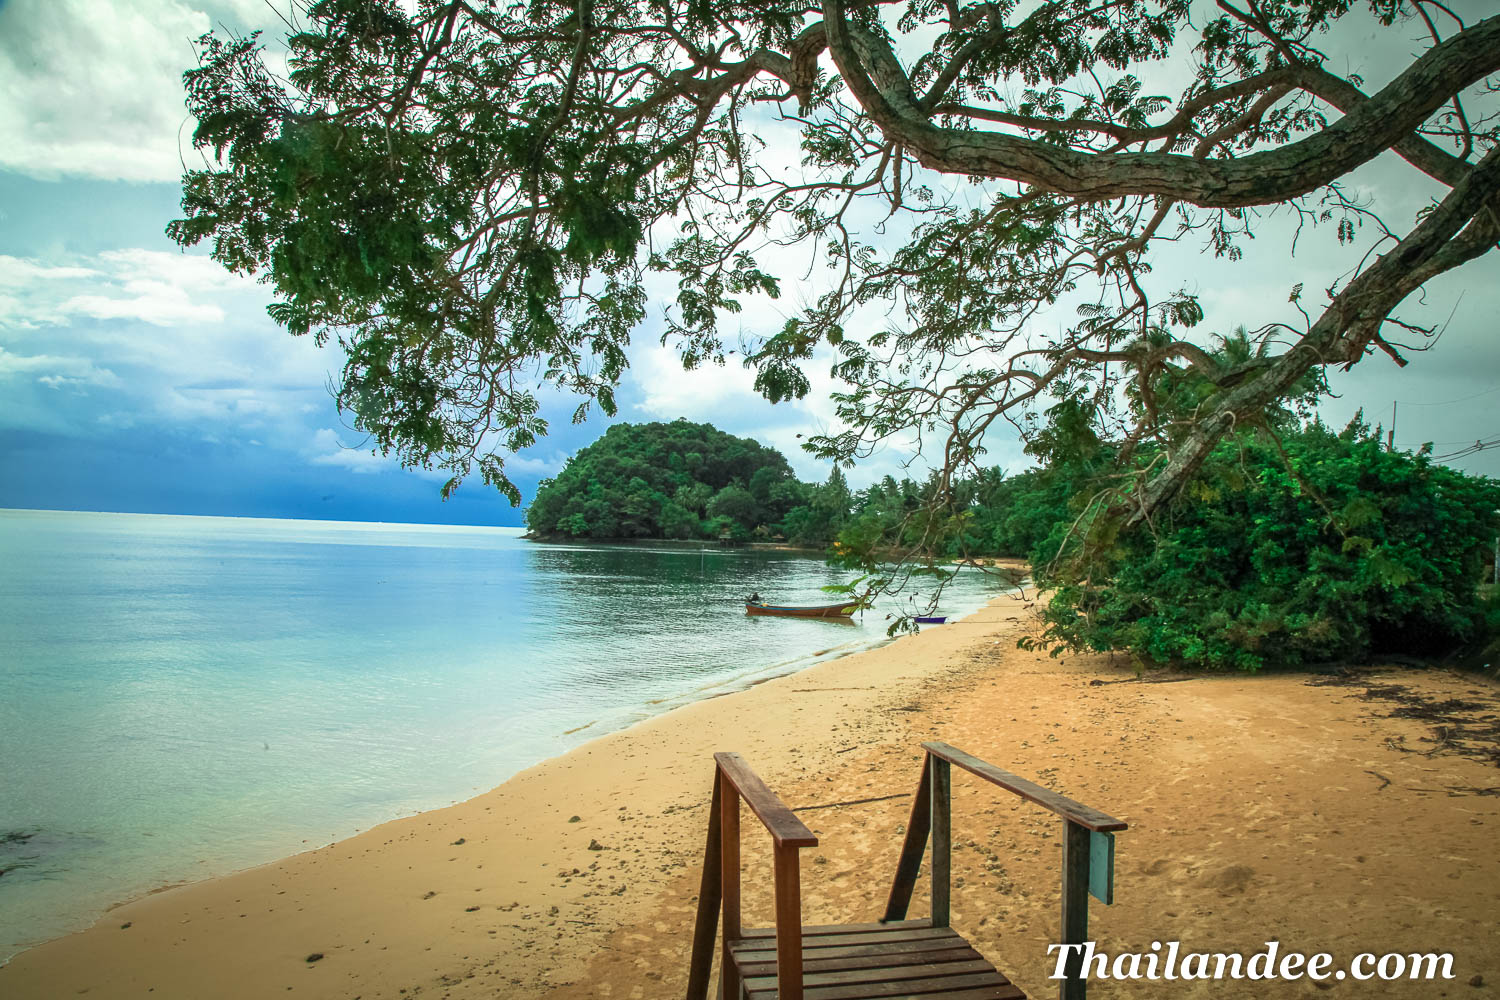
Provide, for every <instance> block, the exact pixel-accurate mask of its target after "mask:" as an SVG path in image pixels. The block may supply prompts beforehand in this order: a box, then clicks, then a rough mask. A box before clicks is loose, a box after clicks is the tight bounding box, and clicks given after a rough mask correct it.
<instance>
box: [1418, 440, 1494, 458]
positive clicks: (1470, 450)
mask: <svg viewBox="0 0 1500 1000" xmlns="http://www.w3.org/2000/svg"><path fill="white" fill-rule="evenodd" d="M1497 444H1500V437H1493V438H1490V439H1489V440H1488V441H1475V442H1474V443H1473V444H1471V445H1469V447H1467V448H1462V449H1460V450H1458V451H1455V452H1451V453H1450V454H1447V455H1434V456H1432V458H1433V461H1435V462H1445V461H1447V460H1448V459H1451V458H1464V457H1465V456H1467V455H1476V454H1478V453H1479V452H1481V451H1484V450H1485V449H1486V448H1493V447H1495V445H1497Z"/></svg>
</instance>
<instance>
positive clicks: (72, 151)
mask: <svg viewBox="0 0 1500 1000" xmlns="http://www.w3.org/2000/svg"><path fill="white" fill-rule="evenodd" d="M226 22H227V23H228V24H230V25H231V26H234V27H236V28H239V29H243V28H253V27H263V26H270V25H275V26H276V27H283V26H282V25H281V24H280V22H279V21H277V20H276V19H275V15H274V14H273V13H272V10H271V8H270V7H268V6H267V5H266V4H264V3H259V2H255V0H204V2H197V3H192V2H183V0H131V2H129V3H101V2H99V0H10V2H8V3H5V4H0V92H3V93H4V94H5V95H6V99H5V100H4V101H3V102H0V135H3V136H5V137H6V138H5V142H4V144H3V145H0V166H3V167H5V168H8V169H10V170H14V171H17V172H20V173H24V174H28V175H31V176H33V177H40V178H45V179H52V178H57V177H65V176H73V177H80V176H81V177H96V178H102V179H106V180H126V181H174V180H176V179H177V178H178V177H179V176H181V174H182V163H183V152H182V151H181V150H180V149H179V142H180V143H181V145H182V147H184V148H186V147H188V137H189V136H190V134H191V132H192V128H193V126H192V122H191V121H190V120H189V119H188V116H187V110H186V108H185V107H184V103H183V88H182V73H183V71H184V70H186V69H188V68H189V67H191V66H192V65H194V63H195V56H194V53H193V48H192V44H191V42H192V40H193V39H194V38H197V37H198V36H199V35H201V34H203V33H204V32H206V31H208V30H209V28H210V27H215V26H217V25H219V24H222V23H226ZM283 33H284V28H283ZM268 34H269V32H268ZM188 155H189V156H194V154H192V153H191V150H190V149H189V150H188ZM188 162H189V163H193V162H195V158H194V159H189V160H188Z"/></svg>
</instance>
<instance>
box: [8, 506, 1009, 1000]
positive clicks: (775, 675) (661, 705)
mask: <svg viewBox="0 0 1500 1000" xmlns="http://www.w3.org/2000/svg"><path fill="white" fill-rule="evenodd" d="M65 513H66V512H65ZM331 523H337V522H331ZM1002 596H1006V595H1002ZM996 599H998V598H994V599H991V601H987V602H986V603H985V604H981V605H980V606H979V607H978V608H976V609H973V610H971V611H969V612H967V613H966V614H965V615H963V617H962V618H960V619H956V620H955V621H954V622H950V623H949V624H950V625H951V624H956V623H957V621H962V620H964V619H968V618H972V617H974V616H976V615H979V614H981V613H982V612H983V611H984V610H985V608H986V606H987V605H988V604H989V603H992V602H993V600H996ZM866 638H867V641H850V640H848V639H847V638H846V637H844V636H842V635H833V636H830V643H831V644H830V645H827V646H824V647H823V648H820V649H817V650H814V651H811V652H808V653H806V654H804V655H801V656H797V657H794V658H792V659H789V660H782V661H778V662H774V663H769V664H765V665H762V666H759V667H755V668H752V669H749V670H744V671H741V672H739V673H736V674H734V675H731V676H727V677H724V678H721V679H718V680H716V681H713V682H711V683H707V684H703V685H700V686H698V687H695V688H692V689H690V690H686V691H682V692H678V693H676V694H672V695H668V696H665V697H661V698H656V699H652V700H650V701H647V702H642V703H639V704H634V705H631V706H623V707H621V708H620V709H619V710H618V711H616V712H614V713H612V714H615V715H616V716H619V717H623V718H625V719H630V716H635V718H633V719H630V721H627V722H626V723H625V725H624V726H623V727H621V728H617V729H609V730H606V731H603V732H599V733H597V734H594V735H591V736H589V737H587V738H586V739H585V740H584V742H582V743H580V744H578V745H577V746H575V747H572V748H570V749H568V750H564V751H563V752H561V753H559V754H555V755H553V756H550V757H547V758H544V759H542V760H540V761H536V762H534V763H532V764H530V765H528V766H526V767H523V768H520V769H519V770H517V771H515V772H514V773H512V774H511V775H510V776H509V777H507V778H505V779H503V780H502V781H501V782H500V783H499V784H498V785H496V786H493V787H491V788H489V789H487V790H482V791H476V792H474V793H471V794H470V795H469V797H468V798H465V799H456V800H449V801H448V802H446V803H441V804H433V805H430V806H427V807H425V808H419V809H412V810H402V811H401V812H399V813H397V814H396V815H393V816H391V817H390V818H388V819H384V820H380V821H377V822H374V823H371V824H369V825H368V826H363V827H352V826H351V827H350V829H349V832H348V833H347V834H346V835H344V836H341V837H339V838H337V839H335V840H332V841H327V842H323V843H320V844H318V845H317V846H309V847H305V848H303V849H301V850H297V851H294V852H292V853H289V854H285V855H278V856H276V857H273V858H269V859H267V860H265V861H255V862H253V863H250V864H247V865H245V866H243V867H236V868H231V869H228V870H225V871H221V872H219V873H216V874H212V875H208V876H203V877H192V876H188V877H184V878H181V879H177V880H169V881H166V882H163V883H159V884H154V885H151V886H149V887H146V888H142V889H140V890H139V891H138V892H136V893H134V894H131V895H128V896H125V897H123V898H119V899H116V900H113V901H111V902H109V903H107V904H105V905H104V906H103V907H102V909H100V910H97V911H95V912H96V913H97V916H96V917H95V918H94V919H93V920H92V921H91V922H89V923H86V924H82V925H80V926H78V927H77V928H76V929H73V930H70V931H67V932H65V933H63V934H61V935H59V936H57V937H53V938H48V939H46V940H43V941H40V942H38V943H36V944H33V945H29V946H27V947H26V948H25V949H23V950H22V951H20V952H17V953H15V954H14V955H11V956H10V957H8V958H7V959H5V960H4V961H0V983H3V976H4V972H5V970H6V969H7V968H9V967H10V966H12V965H13V964H14V963H15V962H16V961H17V960H19V959H22V958H23V957H24V956H27V955H30V954H31V953H33V952H35V951H36V950H38V949H41V948H46V947H48V946H51V945H55V944H57V943H58V942H63V941H68V940H70V939H73V938H76V937H78V936H80V935H85V934H89V933H91V932H94V931H96V930H98V929H99V928H101V927H104V926H106V925H108V924H110V922H111V920H112V919H113V918H114V916H115V915H116V914H117V913H118V912H119V911H121V910H127V909H129V908H131V907H133V906H136V905H137V904H142V903H145V902H148V901H150V900H152V899H153V898H155V897H158V896H161V895H163V894H167V893H174V892H179V891H183V890H191V889H194V888H196V887H202V886H208V885H213V884H215V883H217V882H220V881H223V880H226V879H234V878H237V877H240V876H243V875H246V874H248V873H253V872H257V871H262V870H264V869H267V868H270V867H273V866H277V865H281V864H283V863H285V862H289V861H292V860H294V859H298V858H304V857H307V856H309V855H313V854H317V853H318V852H320V851H328V850H332V849H335V848H337V847H339V846H340V845H341V844H345V843H347V842H349V841H351V840H354V839H357V838H360V837H362V836H365V835H368V834H370V833H371V832H373V831H378V830H380V829H382V828H384V827H386V826H389V825H391V824H396V823H402V822H408V821H414V820H419V819H420V818H421V817H423V816H428V815H431V814H434V813H439V812H442V811H444V810H447V809H452V808H455V807H459V806H463V805H466V804H469V803H473V802H475V801H476V800H478V799H480V798H483V797H485V796H487V795H494V794H495V793H497V792H499V791H500V790H501V789H503V788H504V787H505V786H506V785H507V784H509V783H510V782H512V781H515V780H517V779H518V778H520V777H522V776H523V775H526V774H527V773H528V772H531V771H533V770H535V769H537V768H543V767H546V766H548V765H550V764H553V763H556V762H561V761H563V760H564V759H566V758H568V757H570V756H571V755H573V754H576V753H579V752H591V751H590V747H591V746H592V745H593V744H595V743H600V742H603V741H608V740H609V739H611V738H612V737H616V736H620V735H622V734H628V733H631V732H632V731H633V730H636V729H638V728H640V727H643V726H649V725H651V724H652V723H653V722H656V721H658V720H662V719H664V718H668V717H670V716H673V715H674V714H675V713H678V712H680V711H682V710H684V709H689V708H692V707H693V706H696V705H701V704H707V703H710V702H716V701H721V700H723V699H726V698H731V697H733V696H736V695H741V694H744V693H747V692H751V691H754V690H755V689H757V688H760V687H762V686H764V685H766V684H768V683H771V682H774V681H777V680H783V679H786V678H790V677H795V676H798V675H802V674H805V673H807V672H808V671H811V670H815V669H818V668H819V667H823V666H827V665H830V664H834V663H837V662H839V661H842V660H845V659H847V658H850V657H858V656H862V655H865V654H868V653H870V652H872V651H876V650H880V649H882V648H884V647H886V646H888V645H890V644H891V643H893V642H897V641H899V640H900V639H902V638H910V637H909V636H897V637H890V636H886V635H885V634H884V633H883V631H881V630H879V629H878V628H877V629H875V630H872V633H871V634H870V635H869V636H868V637H866ZM834 640H837V641H834ZM844 647H850V648H844ZM606 717H607V715H606V716H601V717H599V718H595V719H592V720H590V721H588V722H586V723H584V724H582V725H580V726H577V727H575V728H573V729H571V730H567V731H565V732H564V734H563V735H573V734H577V733H583V732H587V731H588V730H589V729H592V728H594V727H595V726H597V725H599V723H600V722H601V721H604V719H605V718H606ZM303 843H306V841H305V840H304V841H303Z"/></svg>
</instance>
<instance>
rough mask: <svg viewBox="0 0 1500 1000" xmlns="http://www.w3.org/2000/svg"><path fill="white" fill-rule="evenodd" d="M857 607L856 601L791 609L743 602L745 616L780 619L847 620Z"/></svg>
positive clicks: (762, 603) (761, 603) (757, 602)
mask: <svg viewBox="0 0 1500 1000" xmlns="http://www.w3.org/2000/svg"><path fill="white" fill-rule="evenodd" d="M858 607H859V602H858V601H845V602H844V603H843V604H820V605H817V606H815V607H807V606H804V607H791V606H788V605H784V604H767V603H765V602H764V601H747V602H745V614H747V615H778V616H780V617H782V618H847V617H849V616H850V615H852V614H854V611H855V609H856V608H858Z"/></svg>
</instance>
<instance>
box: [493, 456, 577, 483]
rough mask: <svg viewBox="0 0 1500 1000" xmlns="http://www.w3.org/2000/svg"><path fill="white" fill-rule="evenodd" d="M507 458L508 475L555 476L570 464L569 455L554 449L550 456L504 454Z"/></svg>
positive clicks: (506, 470)
mask: <svg viewBox="0 0 1500 1000" xmlns="http://www.w3.org/2000/svg"><path fill="white" fill-rule="evenodd" d="M502 457H503V458H504V459H505V472H506V474H507V475H512V476H513V475H517V474H520V475H523V476H535V477H538V478H542V477H546V476H554V475H556V474H557V473H559V472H561V471H562V467H563V466H564V465H567V464H568V456H567V455H564V454H563V453H562V452H560V451H554V452H553V453H552V455H551V457H549V458H542V457H541V456H539V455H522V454H515V455H502Z"/></svg>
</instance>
